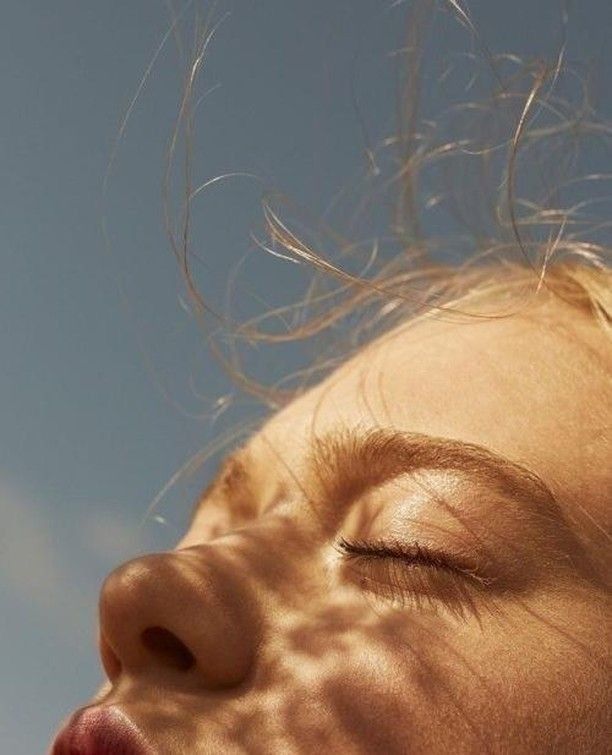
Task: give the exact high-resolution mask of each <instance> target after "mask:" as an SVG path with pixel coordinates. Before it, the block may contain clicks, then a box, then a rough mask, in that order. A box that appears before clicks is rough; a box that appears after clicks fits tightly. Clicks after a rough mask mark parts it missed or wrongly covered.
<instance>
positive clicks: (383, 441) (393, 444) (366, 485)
mask: <svg viewBox="0 0 612 755" xmlns="http://www.w3.org/2000/svg"><path fill="white" fill-rule="evenodd" d="M270 448H271V450H272V451H273V452H274V453H275V455H276V457H277V459H278V461H279V462H280V463H281V464H282V465H284V466H285V468H286V470H287V472H288V474H289V475H290V476H291V477H292V479H293V480H294V482H295V483H296V484H299V487H300V488H301V490H302V492H303V493H304V494H305V495H306V496H307V498H309V499H310V500H313V501H316V502H317V505H319V506H321V507H322V508H323V509H325V510H326V512H327V513H329V514H333V513H340V512H341V511H343V510H344V509H345V508H346V507H347V506H348V505H350V504H351V503H353V502H354V501H355V500H356V499H358V498H359V497H360V496H362V495H364V494H365V493H367V492H368V491H370V490H372V489H374V488H376V487H379V486H381V485H382V484H384V483H386V482H389V481H391V480H393V479H394V478H397V477H399V476H400V475H403V474H409V473H411V472H417V471H424V470H430V471H457V472H460V473H462V474H463V475H465V476H466V477H468V478H471V479H472V480H474V481H475V482H482V483H485V484H487V485H489V486H493V487H495V488H497V489H500V490H501V491H502V492H503V493H504V494H506V495H509V496H511V497H512V498H513V499H514V500H522V501H524V502H525V503H529V504H530V505H529V508H530V509H531V510H532V511H536V510H537V512H538V513H539V514H540V515H542V514H544V515H545V516H550V517H553V518H559V517H560V516H561V506H560V505H559V503H558V501H557V499H556V498H555V496H554V494H553V493H552V491H551V489H550V488H549V487H548V486H547V485H546V483H545V482H544V480H542V478H541V477H540V476H539V475H538V474H536V473H535V472H533V471H532V470H530V469H529V468H527V467H526V466H524V465H522V464H519V463H517V462H514V461H511V460H510V459H508V458H507V457H505V456H503V455H501V454H499V453H497V452H495V451H493V450H491V449H489V448H486V447H485V446H480V445H477V444H475V443H468V442H466V441H462V440H457V439H453V438H441V437H435V436H431V435H425V434H422V433H414V432H406V431H398V430H397V429H394V428H380V427H377V428H373V429H367V428H366V429H364V428H362V427H354V428H345V429H336V430H333V431H330V432H328V433H326V434H324V435H323V436H320V437H315V438H314V439H313V440H312V442H311V444H310V447H309V451H308V453H307V454H306V458H305V461H304V462H302V468H301V469H298V470H293V469H291V468H290V467H289V465H288V463H287V462H286V461H285V460H284V459H283V457H282V454H280V453H279V452H278V451H276V450H274V448H273V447H271V446H270ZM254 463H256V460H255V459H252V458H251V455H250V454H249V453H248V449H244V448H243V449H239V450H238V451H237V452H235V453H234V454H232V456H230V457H228V458H227V459H226V461H225V462H224V464H223V466H222V467H221V470H220V472H219V474H218V475H217V476H216V477H215V479H214V480H213V482H212V483H211V484H210V485H209V486H208V487H207V488H206V490H205V491H204V493H203V494H202V496H200V498H199V500H198V502H197V504H196V507H195V510H194V516H195V514H196V513H197V512H198V510H199V509H200V507H201V506H203V505H204V503H205V502H206V501H207V499H208V498H209V497H210V496H212V495H215V497H217V496H218V495H220V496H221V497H222V499H223V501H224V502H225V503H226V504H227V505H228V506H229V507H230V508H231V509H232V510H233V511H235V512H236V513H240V514H244V512H245V508H247V506H246V503H245V502H246V501H248V500H250V501H251V505H252V508H253V510H255V511H256V510H257V501H256V500H255V497H256V495H257V491H256V490H255V489H254V488H255V486H254V485H253V484H252V477H251V475H250V473H249V468H250V467H251V465H252V464H254ZM298 475H299V476H298Z"/></svg>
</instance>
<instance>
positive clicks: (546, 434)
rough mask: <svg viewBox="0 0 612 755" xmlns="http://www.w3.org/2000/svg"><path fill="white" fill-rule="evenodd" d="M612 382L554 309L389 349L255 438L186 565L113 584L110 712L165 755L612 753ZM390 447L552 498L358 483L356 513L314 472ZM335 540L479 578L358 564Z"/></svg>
mask: <svg viewBox="0 0 612 755" xmlns="http://www.w3.org/2000/svg"><path fill="white" fill-rule="evenodd" d="M611 366H612V364H611V362H610V348H609V341H608V340H607V338H606V336H605V334H604V333H603V332H602V330H601V329H600V328H598V327H597V326H596V325H595V324H594V323H593V321H592V319H591V318H590V317H589V316H588V315H586V314H583V313H582V312H580V311H579V310H577V309H575V308H572V307H571V306H569V305H567V304H564V303H561V302H560V301H558V300H556V299H554V298H553V297H552V296H550V295H548V294H542V295H540V296H539V297H538V299H537V300H536V301H534V303H533V305H531V306H530V307H529V308H528V309H527V310H525V311H523V312H521V314H516V315H513V316H511V317H505V318H502V319H484V320H473V321H468V322H465V321H464V322H461V323H458V322H450V321H448V318H447V321H444V320H443V319H440V318H434V317H429V318H426V319H424V320H421V321H419V322H416V323H409V324H408V325H404V326H402V327H400V328H397V329H395V330H394V331H392V332H390V333H389V334H387V335H386V336H385V337H383V338H381V339H379V340H378V341H376V342H374V343H373V344H371V345H370V346H368V347H367V348H366V349H364V350H362V351H361V352H360V353H359V354H357V356H356V357H354V358H353V359H351V360H350V361H349V362H347V363H345V364H344V365H343V366H341V367H340V368H339V369H338V370H336V372H334V373H333V374H332V375H331V376H330V377H329V378H327V379H326V380H325V381H324V382H322V383H320V384H319V385H317V386H316V387H314V388H313V389H311V390H309V391H308V392H306V393H304V394H303V395H302V396H301V397H299V398H298V399H296V400H294V401H293V402H292V403H291V404H289V405H287V406H286V407H285V408H284V409H282V410H281V411H280V412H279V413H277V414H276V415H274V416H273V417H272V418H271V419H270V420H269V421H268V422H267V423H266V424H265V425H264V427H263V428H262V429H261V430H260V431H259V432H258V433H257V434H256V435H254V436H253V437H252V438H251V439H250V440H249V441H248V443H247V444H246V450H245V451H244V452H243V454H242V456H241V458H242V461H243V462H244V465H245V466H246V467H248V469H249V472H248V480H245V479H244V474H245V473H244V471H243V470H242V471H241V470H239V471H236V468H233V471H232V469H230V471H229V472H228V475H229V478H228V477H227V476H226V478H223V479H222V480H221V481H220V483H219V484H218V485H217V486H215V487H214V488H213V489H212V490H209V491H208V492H207V493H206V495H205V496H204V500H203V502H202V505H201V506H200V508H199V510H198V513H197V515H196V516H195V519H194V521H193V523H192V525H191V527H190V529H189V531H188V532H187V533H186V534H185V536H184V538H183V539H182V540H181V541H180V543H179V544H178V545H177V548H176V550H175V551H173V552H168V553H162V554H152V555H149V556H144V557H141V558H138V559H135V560H133V561H130V562H129V563H127V564H125V565H123V566H121V567H120V568H119V569H117V570H115V571H114V572H113V573H112V574H111V575H110V576H109V577H108V579H107V580H106V582H105V584H104V587H103V589H102V594H101V598H100V646H101V655H102V660H103V664H104V667H105V669H106V672H107V675H108V676H109V679H110V683H109V684H108V685H107V686H106V687H105V688H104V689H103V690H102V691H101V692H100V694H99V695H98V696H97V697H96V701H97V702H101V703H103V704H109V705H111V704H113V705H115V704H116V705H118V706H119V707H120V708H121V709H122V710H124V711H125V712H126V713H127V714H128V716H130V717H131V718H132V719H133V720H134V721H135V722H136V724H137V725H138V726H139V727H140V728H141V729H142V731H143V732H144V733H145V735H146V737H147V739H148V740H149V741H150V742H151V744H152V745H153V747H154V748H155V750H156V751H159V752H160V753H219V752H223V753H244V752H248V753H271V752H275V753H283V754H285V753H314V752H320V751H321V752H341V753H406V752H410V753H421V752H424V753H425V752H426V753H449V752H453V753H485V752H494V753H534V752H538V753H548V752H550V753H553V752H554V753H559V752H567V753H582V752H585V753H586V752H589V753H597V752H602V753H603V752H607V751H608V749H607V748H608V745H609V719H608V718H607V713H606V711H607V710H609V708H610V690H609V686H608V679H609V676H610V656H609V651H608V649H607V648H608V645H609V636H608V632H607V629H606V627H607V616H609V603H608V596H609V585H606V583H605V576H606V573H607V572H608V570H609V565H610V564H609V561H608V560H607V559H608V555H607V554H608V553H609V551H608V542H609V541H608V539H607V537H606V535H605V532H606V531H609V526H610V522H609V511H610V503H611V497H612V494H611V491H612V473H611V469H610V464H609V460H610V439H609V428H610V420H611V414H612V392H611V381H610V379H609V378H610V367H611ZM377 428H378V429H380V428H387V429H388V428H392V429H395V430H399V431H401V432H408V433H422V434H427V435H430V436H435V437H436V438H445V439H448V438H450V439H457V440H462V441H466V442H468V443H471V444H475V445H476V446H482V447H485V448H487V449H491V450H493V451H494V452H496V453H498V454H501V455H502V456H503V457H505V458H507V459H508V460H510V461H511V462H513V463H516V464H519V465H522V466H523V467H526V468H527V469H529V470H530V471H531V472H533V473H534V474H535V475H537V476H538V478H540V479H541V481H542V482H543V483H544V484H546V485H547V486H548V488H549V489H550V491H551V493H552V494H553V495H554V497H555V499H556V502H554V503H553V502H551V501H550V500H546V496H545V495H542V496H540V497H538V496H536V495H535V494H534V495H533V496H531V497H528V496H526V494H525V493H524V491H523V492H519V491H518V489H517V490H514V492H513V490H512V489H509V487H508V485H503V486H502V485H497V486H496V485H495V484H493V483H487V482H486V481H483V480H482V479H478V478H475V477H474V476H473V475H471V473H468V472H466V471H465V470H461V469H458V470H453V469H443V470H437V469H434V468H421V469H417V470H412V471H409V472H406V473H398V474H396V475H395V476H394V477H393V478H392V479H391V480H385V481H384V482H381V483H380V484H379V483H378V482H377V480H376V479H372V480H370V481H368V480H367V476H368V474H370V470H369V468H368V465H364V464H362V463H361V465H360V467H359V468H355V469H353V470H349V471H352V472H353V473H355V474H359V475H360V476H361V478H363V477H364V476H365V478H366V481H365V482H366V484H365V485H364V484H362V485H361V486H360V487H359V489H358V492H357V494H356V495H354V491H353V492H352V491H351V488H350V485H349V486H348V487H347V484H346V481H345V482H344V483H343V484H342V485H340V484H338V485H336V487H334V485H335V484H336V481H335V479H334V475H335V472H334V471H333V467H332V468H331V469H332V471H331V472H330V471H329V470H327V471H326V469H325V460H323V462H322V463H320V464H319V472H318V474H314V475H313V473H312V469H310V471H309V464H311V463H312V458H313V453H315V455H316V452H315V451H314V449H316V448H317V444H319V447H320V444H321V442H322V441H321V439H324V438H326V437H329V433H330V431H336V430H345V431H349V432H352V431H355V432H356V433H357V434H360V433H361V434H364V435H365V434H367V433H368V432H369V431H372V430H376V429H377ZM347 465H348V466H349V467H350V461H348V462H347ZM372 469H373V468H372ZM345 471H346V470H345ZM372 475H373V477H374V478H375V477H376V473H375V471H372ZM236 478H239V479H238V481H237V480H236ZM361 482H362V483H363V482H364V480H363V479H361ZM330 487H331V490H332V493H334V491H335V495H337V501H338V506H337V509H334V507H333V506H331V507H330V506H329V505H327V506H326V507H323V505H322V503H321V501H322V498H321V496H322V491H324V490H326V491H327V492H329V490H330ZM236 488H238V489H239V495H238V496H236ZM241 488H244V489H241ZM228 491H229V492H230V493H231V495H232V496H233V504H234V505H233V508H234V509H235V511H234V513H233V514H231V515H230V513H229V509H230V506H229V505H228V501H227V500H226V499H227V497H228V495H229V493H228ZM341 536H343V537H345V538H346V539H355V538H359V539H361V540H364V539H365V540H367V539H368V538H377V539H379V540H381V539H382V540H384V539H385V538H391V537H392V536H393V537H395V538H396V539H398V540H401V541H403V542H405V543H407V544H408V545H410V544H413V543H414V542H415V541H417V542H422V543H425V544H429V545H430V546H431V545H435V547H436V549H437V550H438V551H441V552H443V553H447V554H451V555H452V556H458V555H460V556H461V557H467V558H468V561H470V559H471V561H470V564H471V565H472V567H473V569H474V571H475V572H478V574H477V575H476V577H474V579H471V578H469V577H468V576H467V575H466V574H465V573H461V574H459V575H458V574H456V573H454V572H453V573H452V575H450V576H449V570H448V569H447V568H446V567H440V566H439V565H431V564H428V565H425V564H423V563H420V562H419V563H417V564H415V563H407V562H404V561H394V562H393V563H391V566H389V563H390V562H389V559H386V560H385V562H384V563H382V561H381V560H378V561H377V560H375V559H374V560H370V561H369V562H365V561H359V560H357V561H348V560H347V558H346V556H344V555H343V554H342V553H341V552H340V551H339V549H338V548H337V547H334V546H335V545H336V546H337V542H338V540H339V538H340V537H341ZM470 568H471V567H470ZM393 575H395V576H396V577H398V575H400V576H399V577H398V578H399V579H400V587H399V589H398V588H397V585H396V587H395V588H394V591H393V593H390V589H389V580H390V578H391V576H393ZM457 585H458V586H457ZM152 628H161V629H162V630H163V631H161V632H160V631H159V629H154V631H153V632H151V631H149V633H148V635H147V633H146V632H145V634H144V635H143V631H145V630H147V629H148V630H151V629H152ZM145 638H148V639H145ZM169 639H170V640H173V641H174V644H170V645H169V646H168V642H166V643H165V645H164V641H168V640H169ZM189 654H190V656H189ZM190 659H191V660H190Z"/></svg>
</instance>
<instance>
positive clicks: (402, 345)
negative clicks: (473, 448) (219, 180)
mask: <svg viewBox="0 0 612 755" xmlns="http://www.w3.org/2000/svg"><path fill="white" fill-rule="evenodd" d="M611 361H612V360H611V355H610V349H609V344H608V342H607V340H606V338H605V335H604V334H603V333H602V332H600V331H599V330H598V328H597V327H596V326H595V325H593V324H592V322H591V321H590V320H589V319H588V318H587V317H585V316H582V315H580V314H578V313H577V311H576V310H575V309H573V308H572V307H569V306H567V305H563V304H560V303H557V302H548V303H545V304H542V305H540V306H539V307H537V308H532V309H531V310H530V311H529V312H528V313H524V314H521V315H514V316H512V317H506V318H502V319H480V320H472V321H467V322H461V323H458V322H454V323H452V322H445V321H443V320H441V319H433V318H430V319H427V320H424V321H420V322H418V323H414V324H410V323H409V324H407V325H405V326H401V327H399V328H396V329H395V330H394V331H392V332H390V333H389V334H387V335H386V336H385V337H383V338H382V339H380V340H379V341H377V342H375V343H373V344H372V345H370V346H369V347H367V348H366V349H364V350H363V351H362V352H360V353H358V354H357V355H356V356H355V357H354V358H352V359H351V360H350V361H349V362H347V363H346V364H345V365H343V366H342V367H340V368H339V369H338V370H337V371H336V372H334V373H333V374H332V375H331V376H330V377H328V378H327V379H326V380H325V381H323V382H322V383H321V384H319V385H318V386H316V387H315V388H313V389H311V390H310V391H308V392H307V393H305V394H304V395H303V396H301V397H300V398H298V399H297V400H295V401H294V402H293V403H292V404H290V405H288V406H287V407H286V408H285V409H283V410H282V411H281V412H279V413H278V414H277V415H275V416H274V417H273V418H272V419H271V420H270V421H269V422H268V423H267V424H266V425H265V426H264V428H263V429H262V430H261V431H260V433H259V434H258V436H256V437H255V438H254V439H253V443H252V451H253V453H255V454H258V455H260V456H266V457H267V458H269V459H270V461H271V463H274V457H276V458H282V460H283V463H284V464H285V465H286V466H287V467H288V468H292V469H299V468H300V466H301V461H302V459H303V458H304V456H305V454H307V453H308V449H309V447H311V445H312V442H313V440H314V439H315V438H317V437H321V436H324V435H325V434H326V433H327V432H329V431H330V430H335V429H338V428H342V427H356V426H360V427H364V428H375V427H393V428H396V429H399V430H404V431H411V432H419V433H425V434H429V435H435V436H439V437H443V438H453V439H457V440H463V441H467V442H470V443H476V444H478V445H481V446H485V447H487V448H490V449H492V450H494V451H496V452H498V453H500V454H502V455H503V456H506V457H508V458H509V459H511V460H513V461H516V462H518V463H519V464H523V465H525V466H527V467H529V468H531V469H533V471H534V472H536V473H537V474H538V475H540V476H541V477H542V478H543V479H544V480H545V481H546V482H547V483H548V485H549V486H550V487H551V488H552V490H553V492H554V493H555V495H556V496H558V498H559V500H560V501H565V502H567V503H568V505H569V504H572V503H576V502H578V504H579V505H580V506H584V505H587V506H591V507H592V509H593V511H592V513H593V514H595V515H597V516H600V515H603V514H604V512H607V511H608V507H609V504H610V497H611V495H610V491H611V490H612V473H611V472H610V471H608V470H609V466H610V465H609V458H610V450H611V449H610V440H609V428H610V424H611V419H612V417H611V415H612V408H611V407H612V387H611V384H610V379H609V376H610V368H611V367H612V364H611Z"/></svg>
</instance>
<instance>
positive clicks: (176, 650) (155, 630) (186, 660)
mask: <svg viewBox="0 0 612 755" xmlns="http://www.w3.org/2000/svg"><path fill="white" fill-rule="evenodd" d="M140 639H141V640H142V644H143V645H144V646H145V647H146V648H147V650H148V651H149V652H150V653H152V654H153V655H154V656H155V657H156V658H157V660H158V661H161V662H162V663H163V664H164V665H165V666H168V667H170V668H173V669H177V670H179V671H189V669H190V668H191V667H192V666H194V664H195V658H194V656H193V654H192V653H191V651H190V650H189V648H188V647H187V646H186V645H184V644H183V643H182V642H181V641H180V640H179V638H178V637H176V636H175V635H174V634H172V632H169V631H168V630H167V629H164V628H163V627H149V628H148V629H145V630H144V631H143V633H142V634H141V635H140Z"/></svg>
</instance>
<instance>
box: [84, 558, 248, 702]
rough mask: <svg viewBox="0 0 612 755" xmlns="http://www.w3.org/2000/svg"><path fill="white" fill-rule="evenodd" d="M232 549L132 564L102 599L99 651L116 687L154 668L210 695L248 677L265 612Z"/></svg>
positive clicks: (115, 575) (109, 583) (117, 573)
mask: <svg viewBox="0 0 612 755" xmlns="http://www.w3.org/2000/svg"><path fill="white" fill-rule="evenodd" d="M233 550H234V549H232V548H227V547H222V546H220V545H204V546H197V547H192V548H188V549H185V550H182V551H181V550H179V551H174V552H166V553H158V554H151V555H147V556H143V557H140V558H136V559H133V560H132V561H129V562H127V563H126V564H124V565H122V566H120V567H119V568H117V569H115V570H114V571H113V572H112V573H111V574H110V575H109V576H108V577H107V579H106V581H105V582H104V585H103V587H102V590H101V594H100V602H99V612H100V644H101V655H102V660H103V663H104V666H105V668H106V670H107V673H108V675H109V677H110V678H111V680H114V677H116V676H118V675H119V674H121V673H125V674H137V673H142V672H148V671H151V670H152V669H155V670H157V671H161V672H163V673H166V674H168V673H170V674H174V675H176V674H179V675H182V676H183V677H185V675H189V677H190V678H191V679H193V680H194V681H197V682H198V683H200V684H204V685H205V686H207V687H210V688H217V687H229V686H233V685H236V684H239V683H240V682H241V681H243V680H244V679H245V677H246V676H248V673H249V670H250V667H251V665H252V662H253V655H254V651H255V648H256V646H257V643H258V642H259V635H260V633H261V631H262V612H261V606H260V604H259V600H258V596H257V590H256V589H255V588H254V585H253V582H252V580H249V579H248V572H245V571H244V569H243V568H242V567H243V566H244V565H243V564H242V566H241V562H242V559H240V558H239V557H238V555H237V553H236V552H233Z"/></svg>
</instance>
